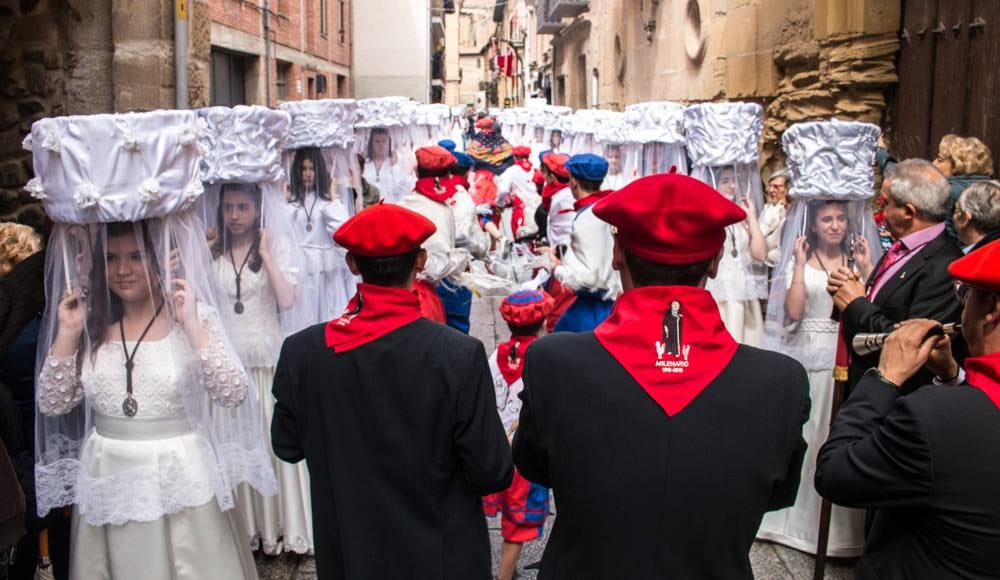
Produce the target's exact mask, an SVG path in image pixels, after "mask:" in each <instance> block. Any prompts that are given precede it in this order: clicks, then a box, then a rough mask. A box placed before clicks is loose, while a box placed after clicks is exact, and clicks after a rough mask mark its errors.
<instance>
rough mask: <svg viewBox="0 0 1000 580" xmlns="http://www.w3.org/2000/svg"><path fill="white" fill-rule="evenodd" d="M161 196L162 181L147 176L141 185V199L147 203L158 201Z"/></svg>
mask: <svg viewBox="0 0 1000 580" xmlns="http://www.w3.org/2000/svg"><path fill="white" fill-rule="evenodd" d="M159 197H160V182H159V181H157V180H156V178H155V177H150V178H147V179H146V180H145V181H143V182H142V185H140V186H139V199H141V200H142V201H143V202H145V203H149V202H151V201H156V199H157V198H159Z"/></svg>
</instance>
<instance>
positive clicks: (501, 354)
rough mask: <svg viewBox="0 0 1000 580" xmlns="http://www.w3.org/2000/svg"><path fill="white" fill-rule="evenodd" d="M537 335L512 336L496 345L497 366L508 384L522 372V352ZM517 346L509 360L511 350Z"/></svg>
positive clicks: (519, 376) (514, 381) (514, 380)
mask: <svg viewBox="0 0 1000 580" xmlns="http://www.w3.org/2000/svg"><path fill="white" fill-rule="evenodd" d="M536 338H538V337H537V336H512V337H510V340H508V341H507V342H505V343H503V344H501V345H500V346H498V347H497V368H498V369H500V374H501V375H503V380H505V381H507V384H508V385H513V384H514V383H516V382H517V380H518V379H520V378H521V373H523V372H524V352H525V351H526V350H527V349H528V345H529V344H531V343H532V342H534V341H535V339H536ZM514 347H517V350H516V351H515V353H514V355H515V356H514V360H513V361H511V360H510V352H511V350H512V349H513V348H514Z"/></svg>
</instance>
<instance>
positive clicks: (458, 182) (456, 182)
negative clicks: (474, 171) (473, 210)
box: [451, 175, 472, 191]
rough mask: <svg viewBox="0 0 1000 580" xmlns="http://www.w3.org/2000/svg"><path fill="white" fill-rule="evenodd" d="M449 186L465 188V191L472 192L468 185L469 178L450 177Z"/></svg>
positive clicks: (462, 176)
mask: <svg viewBox="0 0 1000 580" xmlns="http://www.w3.org/2000/svg"><path fill="white" fill-rule="evenodd" d="M451 184H452V185H454V186H455V187H458V186H459V185H461V186H462V187H464V188H465V191H472V186H471V185H469V178H468V177H466V176H464V175H452V176H451Z"/></svg>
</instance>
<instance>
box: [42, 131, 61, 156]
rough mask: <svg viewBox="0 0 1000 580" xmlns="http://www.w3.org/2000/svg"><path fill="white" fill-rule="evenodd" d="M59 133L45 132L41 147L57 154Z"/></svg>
mask: <svg viewBox="0 0 1000 580" xmlns="http://www.w3.org/2000/svg"><path fill="white" fill-rule="evenodd" d="M59 146H60V142H59V135H56V134H55V133H46V134H45V139H43V140H42V149H48V150H49V151H51V152H53V153H55V154H56V155H58V154H59Z"/></svg>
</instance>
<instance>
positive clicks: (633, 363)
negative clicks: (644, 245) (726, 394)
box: [594, 286, 738, 416]
mask: <svg viewBox="0 0 1000 580" xmlns="http://www.w3.org/2000/svg"><path fill="white" fill-rule="evenodd" d="M594 336H595V337H596V338H597V340H598V341H600V343H601V344H602V345H603V346H604V348H605V349H607V350H608V352H609V353H611V356H613V357H615V359H616V360H617V361H618V362H619V363H621V365H622V366H623V367H625V370H626V371H628V374H630V375H632V378H633V379H635V381H636V382H637V383H639V386H640V387H642V389H643V390H644V391H646V393H647V394H648V395H649V396H650V397H651V398H652V399H653V400H654V401H656V404H657V405H659V406H660V407H661V408H662V409H663V411H664V412H665V413H666V414H667V415H668V416H674V415H676V414H677V413H679V412H680V411H682V410H683V409H684V407H686V406H687V405H688V404H689V403H691V401H693V400H694V398H695V397H697V396H698V394H699V393H701V391H702V390H704V389H705V387H707V386H708V384H709V383H711V382H712V381H713V380H715V378H716V377H718V376H719V373H721V372H722V369H723V368H725V366H726V365H727V364H729V361H730V360H732V358H733V355H734V354H735V353H736V348H737V346H738V345H737V344H736V341H735V340H733V337H732V336H730V335H729V332H728V331H726V327H725V325H724V324H723V323H722V318H721V317H720V316H719V306H718V305H717V304H716V303H715V300H714V299H713V298H712V295H711V294H709V293H708V291H707V290H705V289H703V288H694V287H692V286H649V287H644V288H637V289H635V290H629V291H628V292H625V293H624V294H622V295H621V296H619V297H618V300H617V301H616V302H615V305H614V308H612V310H611V315H610V316H608V319H607V320H605V321H604V322H603V323H602V324H601V325H600V326H598V327H597V328H596V329H595V330H594Z"/></svg>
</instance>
